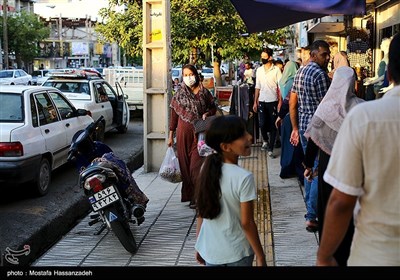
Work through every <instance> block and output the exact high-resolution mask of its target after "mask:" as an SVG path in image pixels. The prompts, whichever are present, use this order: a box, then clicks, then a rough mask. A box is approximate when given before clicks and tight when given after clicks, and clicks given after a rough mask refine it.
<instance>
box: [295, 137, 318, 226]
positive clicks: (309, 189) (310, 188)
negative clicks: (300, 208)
mask: <svg viewBox="0 0 400 280" xmlns="http://www.w3.org/2000/svg"><path fill="white" fill-rule="evenodd" d="M304 132H305V131H303V130H299V133H300V142H301V146H302V147H303V151H304V154H306V148H307V138H306V137H305V136H304ZM317 168H318V158H316V159H315V161H314V167H313V171H314V170H315V169H317ZM304 190H305V197H304V200H305V202H306V208H307V214H306V215H305V218H306V221H316V220H317V201H318V176H316V177H314V178H313V179H312V181H311V182H309V181H308V180H307V179H306V178H304Z"/></svg>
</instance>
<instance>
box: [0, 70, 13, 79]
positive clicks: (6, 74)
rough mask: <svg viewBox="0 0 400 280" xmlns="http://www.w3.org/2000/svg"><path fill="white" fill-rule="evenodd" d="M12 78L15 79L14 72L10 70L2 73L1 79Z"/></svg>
mask: <svg viewBox="0 0 400 280" xmlns="http://www.w3.org/2000/svg"><path fill="white" fill-rule="evenodd" d="M12 77H13V71H9V70H2V71H0V78H12Z"/></svg>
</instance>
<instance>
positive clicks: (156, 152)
mask: <svg viewBox="0 0 400 280" xmlns="http://www.w3.org/2000/svg"><path fill="white" fill-rule="evenodd" d="M143 75H144V83H143V92H144V100H143V101H144V102H143V104H144V108H143V123H144V136H143V137H144V139H143V141H144V170H145V172H151V171H158V170H159V169H160V166H161V163H162V161H163V158H164V155H165V151H166V150H167V140H168V133H169V124H168V120H169V107H168V105H169V102H170V98H171V33H170V0H145V1H143Z"/></svg>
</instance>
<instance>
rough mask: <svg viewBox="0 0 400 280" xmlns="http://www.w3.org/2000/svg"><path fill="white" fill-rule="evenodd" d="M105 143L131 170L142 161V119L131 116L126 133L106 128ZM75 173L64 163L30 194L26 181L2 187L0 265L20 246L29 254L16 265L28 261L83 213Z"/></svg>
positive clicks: (86, 208)
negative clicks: (43, 187) (44, 189)
mask: <svg viewBox="0 0 400 280" xmlns="http://www.w3.org/2000/svg"><path fill="white" fill-rule="evenodd" d="M104 142H105V143H106V144H107V145H109V146H110V147H111V149H113V151H114V153H115V154H116V155H118V156H119V157H120V158H121V159H123V160H124V161H125V162H126V163H127V164H128V167H129V168H130V170H131V171H134V170H136V169H137V168H139V167H141V166H142V165H143V120H142V119H138V118H132V119H131V122H130V125H129V128H128V131H127V133H126V134H119V133H117V132H116V131H115V132H109V133H107V134H106V135H105V141H104ZM77 180H78V173H77V171H76V170H75V167H73V166H72V165H69V164H67V165H64V166H62V167H60V168H59V169H57V170H55V171H53V173H52V183H51V186H50V191H49V193H48V194H47V195H46V196H44V197H34V196H33V195H32V194H31V192H30V191H29V185H23V186H19V187H17V188H12V189H9V188H6V189H5V188H3V189H2V190H1V192H2V193H1V196H0V254H1V259H0V266H8V265H10V264H9V263H8V262H7V261H5V260H4V254H5V252H6V250H7V249H8V250H10V249H11V250H22V249H24V248H26V247H24V246H29V250H30V252H29V254H28V255H27V256H25V257H22V258H20V260H19V265H29V264H30V263H32V262H33V261H34V260H35V259H36V258H37V257H38V256H40V255H41V254H42V253H43V252H44V251H45V250H47V249H48V248H49V247H50V246H51V245H52V244H54V242H56V241H57V240H59V239H60V238H61V236H62V235H64V234H65V233H67V232H68V231H69V230H70V229H71V228H72V227H73V226H74V225H75V224H76V223H77V222H78V221H79V219H81V218H83V217H84V216H85V215H87V213H88V211H89V203H88V202H87V198H86V197H85V195H84V193H83V191H82V190H81V189H79V187H78V186H77V184H76V183H77Z"/></svg>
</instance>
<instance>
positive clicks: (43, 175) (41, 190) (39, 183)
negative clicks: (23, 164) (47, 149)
mask: <svg viewBox="0 0 400 280" xmlns="http://www.w3.org/2000/svg"><path fill="white" fill-rule="evenodd" d="M50 180H51V167H50V163H49V161H48V159H47V158H43V159H42V161H41V162H40V167H39V172H38V175H37V177H36V179H35V181H34V184H35V188H36V189H35V192H36V193H37V194H38V195H40V196H44V195H46V194H47V193H48V192H49V187H50Z"/></svg>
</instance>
